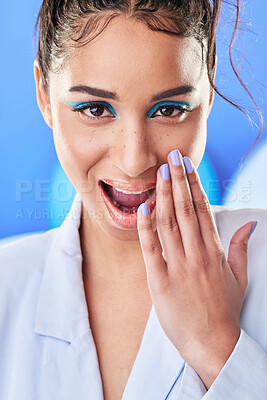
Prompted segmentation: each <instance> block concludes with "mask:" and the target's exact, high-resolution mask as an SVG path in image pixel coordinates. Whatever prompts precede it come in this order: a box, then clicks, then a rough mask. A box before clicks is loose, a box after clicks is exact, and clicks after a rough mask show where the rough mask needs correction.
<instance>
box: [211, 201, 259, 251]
mask: <svg viewBox="0 0 267 400" xmlns="http://www.w3.org/2000/svg"><path fill="white" fill-rule="evenodd" d="M211 208H212V212H213V216H214V219H215V222H216V226H217V230H218V233H219V235H220V238H221V241H222V244H223V246H224V248H225V249H226V248H228V246H229V243H230V240H231V238H232V236H233V234H234V233H235V232H236V231H237V229H238V228H240V227H241V226H243V225H245V224H246V223H247V222H250V221H258V225H257V228H256V229H255V233H253V236H252V237H251V239H250V242H252V243H253V246H252V247H253V248H255V246H256V247H257V249H261V250H262V251H265V252H267V241H266V237H267V208H230V207H225V206H214V205H213V206H211Z"/></svg>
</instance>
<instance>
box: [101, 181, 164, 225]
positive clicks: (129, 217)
mask: <svg viewBox="0 0 267 400" xmlns="http://www.w3.org/2000/svg"><path fill="white" fill-rule="evenodd" d="M103 182H106V180H105V181H104V180H103ZM109 182H111V181H110V180H109ZM106 183H107V182H106ZM108 184H109V183H108ZM98 186H99V187H100V192H101V196H102V198H103V200H104V203H105V205H106V207H107V209H108V212H109V214H110V216H111V218H112V219H113V221H114V222H116V224H117V225H119V226H120V227H121V228H124V229H136V227H137V212H136V213H134V214H127V213H124V212H122V211H121V210H119V209H118V208H117V207H116V206H115V204H113V203H112V201H111V200H110V198H109V197H108V195H107V194H106V192H105V190H104V188H103V186H102V184H101V181H99V183H98ZM151 189H152V188H151ZM126 190H128V189H126ZM146 190H147V189H146ZM155 206H156V193H155V194H154V196H153V197H152V198H151V199H150V201H149V203H148V207H149V212H150V214H151V213H152V212H153V210H154V209H155Z"/></svg>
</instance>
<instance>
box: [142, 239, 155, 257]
mask: <svg viewBox="0 0 267 400" xmlns="http://www.w3.org/2000/svg"><path fill="white" fill-rule="evenodd" d="M143 247H144V251H145V252H146V253H147V254H149V255H151V256H154V255H156V254H158V252H159V249H158V244H157V243H156V242H148V243H145V244H144V245H143Z"/></svg>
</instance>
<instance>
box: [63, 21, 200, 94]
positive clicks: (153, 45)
mask: <svg viewBox="0 0 267 400" xmlns="http://www.w3.org/2000/svg"><path fill="white" fill-rule="evenodd" d="M64 70H65V74H64V75H65V83H67V82H68V84H69V85H71V84H78V83H86V82H91V83H92V82H93V83H94V84H95V86H97V85H98V86H99V87H106V88H110V87H111V86H112V85H114V86H116V87H118V88H119V86H120V85H121V84H122V83H123V85H124V89H125V90H126V89H127V88H129V89H133V88H136V89H137V88H143V89H145V88H146V87H147V85H148V84H149V85H150V86H151V85H153V87H154V88H155V87H157V86H158V87H160V88H162V87H163V86H164V84H165V83H166V85H167V86H168V85H169V84H170V83H173V82H175V83H178V84H183V85H186V84H188V85H189V84H190V85H192V86H197V85H198V84H199V82H200V81H201V79H202V77H203V75H205V74H203V72H204V70H205V68H204V66H203V62H202V48H201V45H200V43H199V42H197V40H196V39H194V38H184V37H181V36H171V35H168V34H166V33H163V32H158V31H152V30H150V29H149V28H148V27H147V25H146V24H145V23H144V22H141V21H137V20H135V19H133V18H126V17H116V18H114V19H113V20H111V22H110V23H109V25H108V26H107V27H106V28H105V29H104V31H103V32H102V33H101V34H100V35H99V36H97V37H96V38H95V39H94V40H93V41H91V42H90V43H88V44H87V45H85V46H83V47H80V48H75V49H73V50H72V52H71V53H70V56H69V58H68V61H67V63H66V66H65V68H64ZM118 91H119V89H118Z"/></svg>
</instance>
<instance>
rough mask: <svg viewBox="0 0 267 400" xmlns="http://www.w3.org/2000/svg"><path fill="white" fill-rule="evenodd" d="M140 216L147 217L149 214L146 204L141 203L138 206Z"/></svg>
mask: <svg viewBox="0 0 267 400" xmlns="http://www.w3.org/2000/svg"><path fill="white" fill-rule="evenodd" d="M140 210H141V214H142V215H148V214H149V208H148V205H147V203H142V204H141V206H140Z"/></svg>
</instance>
